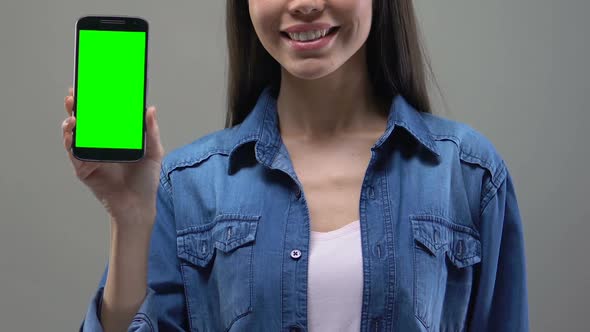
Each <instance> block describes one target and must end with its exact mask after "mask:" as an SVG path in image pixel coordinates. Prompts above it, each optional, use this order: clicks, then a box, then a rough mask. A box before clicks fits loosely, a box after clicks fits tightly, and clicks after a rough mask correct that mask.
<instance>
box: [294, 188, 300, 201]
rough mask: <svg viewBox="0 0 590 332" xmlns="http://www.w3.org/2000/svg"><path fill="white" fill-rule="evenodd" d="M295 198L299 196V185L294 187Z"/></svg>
mask: <svg viewBox="0 0 590 332" xmlns="http://www.w3.org/2000/svg"><path fill="white" fill-rule="evenodd" d="M295 198H297V199H300V198H301V189H299V186H298V187H297V188H295Z"/></svg>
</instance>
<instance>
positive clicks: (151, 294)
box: [80, 173, 188, 332]
mask: <svg viewBox="0 0 590 332" xmlns="http://www.w3.org/2000/svg"><path fill="white" fill-rule="evenodd" d="M169 190H170V186H169V183H168V182H167V180H166V178H165V177H164V175H163V173H162V174H161V176H160V184H159V186H158V192H157V199H156V220H155V223H154V227H153V231H152V235H151V240H150V253H149V258H148V289H147V292H146V297H145V298H144V301H143V303H142V304H141V306H140V308H139V310H138V311H137V314H136V315H135V317H134V318H133V321H132V322H131V324H130V326H129V327H128V329H127V331H128V332H130V331H133V332H157V331H186V330H188V321H187V313H186V309H185V308H186V307H185V298H184V288H183V283H182V277H181V273H180V267H179V263H178V259H177V255H176V227H175V224H174V214H173V206H172V199H171V194H170V192H169ZM107 271H108V264H107V266H106V268H105V270H104V273H103V276H102V278H101V281H100V282H99V285H98V289H97V291H96V292H95V294H94V296H93V297H92V300H91V302H90V305H89V306H88V309H87V312H86V315H85V317H84V320H83V322H82V324H81V326H80V332H86V331H92V332H102V331H103V328H102V325H101V321H100V309H101V304H102V293H103V290H104V285H105V283H106V275H107Z"/></svg>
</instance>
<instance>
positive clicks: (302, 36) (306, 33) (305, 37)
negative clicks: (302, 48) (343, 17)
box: [281, 27, 338, 43]
mask: <svg viewBox="0 0 590 332" xmlns="http://www.w3.org/2000/svg"><path fill="white" fill-rule="evenodd" d="M337 30H338V27H330V28H326V29H317V30H303V31H296V32H288V31H281V34H282V35H283V36H284V37H286V38H289V39H291V40H293V41H297V42H304V43H305V42H313V41H315V40H318V39H321V38H324V37H326V36H329V35H331V34H334V33H335V32H336V31H337Z"/></svg>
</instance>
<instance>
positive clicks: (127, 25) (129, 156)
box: [72, 16, 149, 162]
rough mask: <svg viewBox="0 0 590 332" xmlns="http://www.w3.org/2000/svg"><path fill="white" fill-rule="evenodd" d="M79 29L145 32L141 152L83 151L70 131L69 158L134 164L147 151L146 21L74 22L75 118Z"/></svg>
mask: <svg viewBox="0 0 590 332" xmlns="http://www.w3.org/2000/svg"><path fill="white" fill-rule="evenodd" d="M80 30H107V31H140V32H145V33H146V34H145V55H144V56H145V68H144V83H143V86H144V92H143V115H142V119H143V120H142V133H143V139H142V144H141V149H109V148H82V147H76V128H75V127H74V129H73V132H72V134H73V136H72V155H73V156H74V157H75V158H77V159H79V160H82V161H98V162H136V161H139V160H141V159H142V158H143V156H144V154H145V148H146V122H145V114H146V110H147V109H146V102H147V93H148V81H149V80H148V41H149V38H148V30H149V25H148V22H147V21H146V20H145V19H143V18H140V17H131V16H84V17H81V18H79V19H78V20H77V21H76V38H75V52H74V59H75V65H74V86H73V89H74V105H73V109H72V112H73V114H74V116H76V110H77V108H76V95H77V91H78V43H79V38H80Z"/></svg>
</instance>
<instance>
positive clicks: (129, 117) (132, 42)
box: [72, 16, 148, 162]
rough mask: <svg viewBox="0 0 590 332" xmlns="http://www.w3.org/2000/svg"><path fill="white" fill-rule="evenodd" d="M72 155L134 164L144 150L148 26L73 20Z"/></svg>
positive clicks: (137, 21)
mask: <svg viewBox="0 0 590 332" xmlns="http://www.w3.org/2000/svg"><path fill="white" fill-rule="evenodd" d="M75 45H76V47H75V70H74V85H73V86H74V105H73V113H74V116H75V117H76V126H75V127H74V130H73V140H72V154H73V155H74V157H76V158H77V159H80V160H84V161H104V162H134V161H138V160H140V159H141V158H142V157H143V155H144V151H145V130H146V129H145V128H146V125H145V113H146V98H147V88H148V86H147V84H148V77H147V68H148V66H147V63H148V62H147V60H148V59H147V56H148V23H147V21H146V20H145V19H142V18H139V17H123V16H85V17H81V18H80V19H78V21H77V22H76V43H75Z"/></svg>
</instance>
